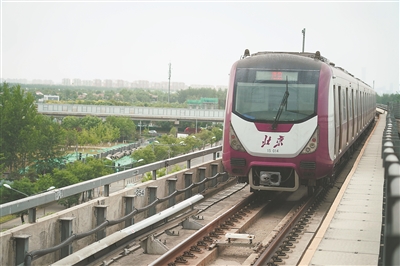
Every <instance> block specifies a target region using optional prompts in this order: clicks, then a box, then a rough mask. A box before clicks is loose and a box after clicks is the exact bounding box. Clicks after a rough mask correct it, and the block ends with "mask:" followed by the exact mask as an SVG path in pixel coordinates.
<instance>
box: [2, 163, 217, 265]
mask: <svg viewBox="0 0 400 266" xmlns="http://www.w3.org/2000/svg"><path fill="white" fill-rule="evenodd" d="M212 168H213V169H214V172H215V170H216V169H217V172H223V170H222V169H223V166H222V163H221V159H218V160H215V161H210V162H206V163H203V164H201V165H198V166H196V167H193V168H191V169H185V170H182V171H180V172H175V173H173V174H170V175H167V176H164V177H161V178H158V179H157V180H151V181H147V182H145V183H139V184H137V185H136V186H132V187H129V188H125V189H122V190H119V191H117V192H114V193H111V194H110V195H109V197H99V198H96V199H93V200H91V201H88V202H85V203H82V204H80V205H78V206H74V207H71V208H69V209H66V210H63V211H60V212H57V213H54V214H51V215H48V216H45V217H42V218H40V220H38V221H37V222H36V223H32V224H24V225H21V226H18V227H15V228H13V229H10V230H7V231H5V232H3V233H1V234H0V243H1V247H0V251H1V254H2V255H1V256H0V265H16V239H18V238H20V237H28V236H29V242H28V243H29V248H28V249H27V250H28V251H33V250H38V249H46V248H51V247H54V246H56V245H58V244H60V243H61V220H62V219H68V218H70V219H72V234H80V233H84V232H87V231H89V230H91V229H93V228H95V227H96V226H97V225H98V224H97V214H98V210H99V208H103V209H104V210H105V220H116V219H119V218H121V217H122V216H124V215H126V213H125V204H126V203H125V201H126V198H124V196H125V197H126V196H128V197H133V203H134V204H133V205H134V208H136V209H137V208H142V207H145V206H147V205H149V204H150V203H151V202H149V193H148V192H149V189H150V188H151V189H153V191H154V189H156V195H157V198H164V197H166V196H168V195H169V194H170V193H169V191H168V184H167V183H168V180H171V179H173V180H175V179H176V189H178V190H181V189H184V188H185V175H187V174H188V173H192V182H193V183H195V182H199V181H200V179H199V178H200V175H199V172H200V171H205V177H211V176H212ZM200 169H202V170H200ZM220 178H224V177H219V180H220V181H221V180H222V179H220ZM174 182H175V181H174ZM210 183H211V182H207V183H206V185H205V187H206V188H210V185H211V184H210ZM137 189H142V190H144V191H145V195H144V196H136V195H135V191H136V190H137ZM198 189H199V187H197V188H193V191H192V194H193V195H195V194H197V193H198ZM212 191H213V190H212V189H207V190H206V191H205V194H207V193H211V192H212ZM175 199H176V203H178V202H180V201H182V200H184V199H185V193H181V194H180V195H177V196H176V198H175ZM99 206H100V207H99ZM168 207H169V206H168V200H167V201H164V202H162V203H160V204H158V205H157V206H156V212H159V211H161V210H163V209H165V208H168ZM147 212H148V211H145V212H142V213H139V214H137V215H135V216H134V217H133V218H134V222H138V221H140V220H142V219H144V218H147V217H148V213H147ZM123 228H125V222H121V223H119V224H117V225H114V226H110V227H107V228H106V229H105V232H106V235H110V234H112V233H114V232H116V231H118V230H121V229H123ZM96 238H97V236H96V233H94V234H92V235H90V236H87V237H85V238H82V239H80V240H77V241H74V242H73V243H72V251H77V250H79V249H81V248H83V247H85V246H87V245H89V244H91V243H93V242H95V241H97V239H96ZM60 256H61V252H60V250H58V251H56V252H53V253H50V254H47V255H44V256H42V257H40V258H37V259H35V260H33V262H32V265H48V264H51V263H53V262H55V261H57V260H59V259H60Z"/></svg>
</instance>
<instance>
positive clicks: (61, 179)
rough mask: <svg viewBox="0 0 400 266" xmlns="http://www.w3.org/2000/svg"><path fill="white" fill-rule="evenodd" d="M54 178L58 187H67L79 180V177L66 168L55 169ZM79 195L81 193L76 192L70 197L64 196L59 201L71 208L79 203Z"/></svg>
mask: <svg viewBox="0 0 400 266" xmlns="http://www.w3.org/2000/svg"><path fill="white" fill-rule="evenodd" d="M52 179H53V183H54V186H55V187H57V188H62V187H66V186H69V185H73V184H76V183H78V182H79V179H78V178H77V177H76V176H75V175H74V174H73V173H71V172H70V171H69V170H66V169H63V170H59V169H54V171H53V174H52ZM79 196H80V194H76V195H73V196H70V197H66V198H62V199H60V200H59V201H58V203H59V204H61V205H63V206H65V207H67V208H69V207H71V206H73V205H75V204H78V203H79Z"/></svg>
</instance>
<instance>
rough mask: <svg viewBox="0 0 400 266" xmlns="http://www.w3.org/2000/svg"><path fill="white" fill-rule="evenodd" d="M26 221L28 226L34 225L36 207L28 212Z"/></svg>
mask: <svg viewBox="0 0 400 266" xmlns="http://www.w3.org/2000/svg"><path fill="white" fill-rule="evenodd" d="M28 221H29V223H30V224H33V223H36V207H34V208H30V209H29V210H28Z"/></svg>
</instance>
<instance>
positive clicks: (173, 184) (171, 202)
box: [167, 178, 178, 207]
mask: <svg viewBox="0 0 400 266" xmlns="http://www.w3.org/2000/svg"><path fill="white" fill-rule="evenodd" d="M177 181H178V179H177V178H168V179H167V183H168V195H171V194H172V193H174V192H175V191H176V182H177ZM175 204H176V199H175V197H171V198H170V199H169V200H168V207H172V206H174V205H175Z"/></svg>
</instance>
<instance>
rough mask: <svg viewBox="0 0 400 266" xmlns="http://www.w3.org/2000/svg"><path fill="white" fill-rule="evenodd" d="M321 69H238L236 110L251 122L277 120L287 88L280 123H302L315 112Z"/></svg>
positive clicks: (235, 98) (235, 96) (235, 94)
mask: <svg viewBox="0 0 400 266" xmlns="http://www.w3.org/2000/svg"><path fill="white" fill-rule="evenodd" d="M318 77H319V71H318V70H304V71H287V70H285V71H275V70H274V71H272V70H259V69H237V71H236V80H235V92H234V106H233V111H234V113H236V114H237V115H239V116H241V117H242V118H244V119H246V120H248V121H260V122H263V121H268V122H270V121H274V120H275V117H276V115H277V112H278V110H279V106H280V105H281V102H282V98H283V97H284V94H285V92H286V90H287V91H288V92H289V96H288V97H287V103H286V105H285V106H284V107H283V109H282V113H281V116H280V118H279V122H300V121H304V120H306V119H308V118H310V117H311V116H313V115H315V113H316V97H317V85H318Z"/></svg>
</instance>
